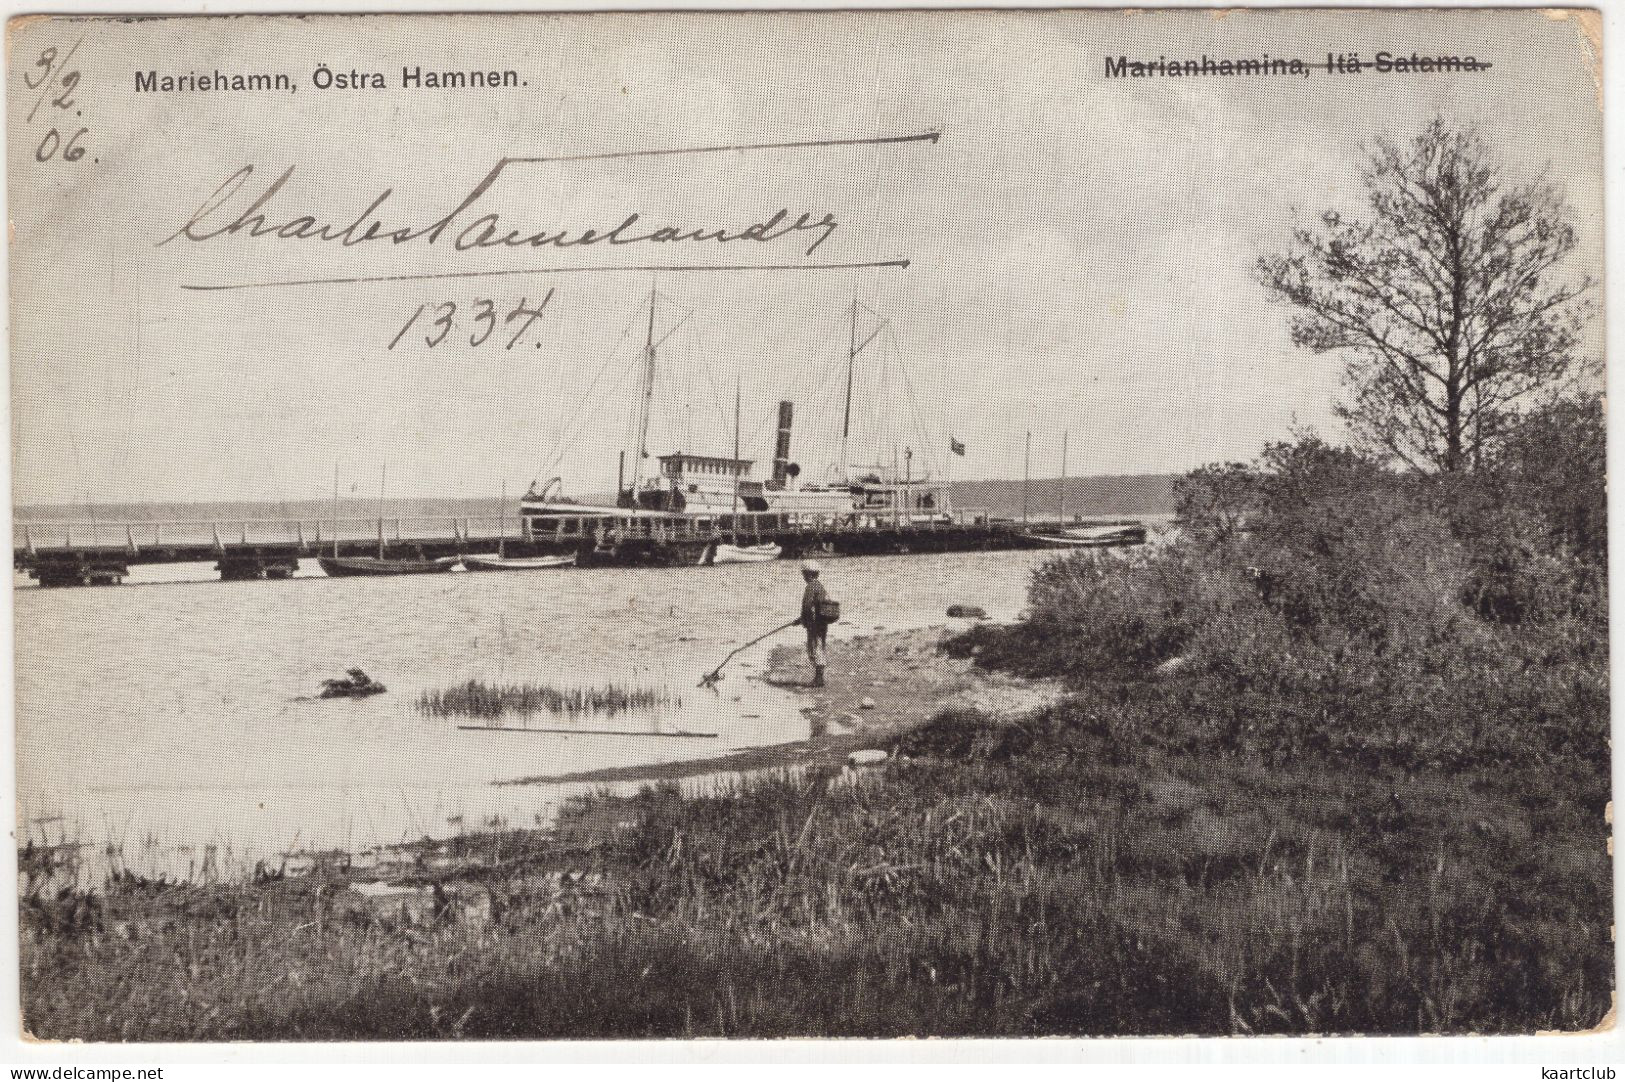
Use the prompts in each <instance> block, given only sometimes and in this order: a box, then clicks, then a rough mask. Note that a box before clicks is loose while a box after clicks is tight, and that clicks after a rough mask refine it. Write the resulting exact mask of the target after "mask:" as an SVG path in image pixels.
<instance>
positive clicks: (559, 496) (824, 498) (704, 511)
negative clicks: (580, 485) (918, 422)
mask: <svg viewBox="0 0 1625 1082" xmlns="http://www.w3.org/2000/svg"><path fill="white" fill-rule="evenodd" d="M657 299H658V298H657V295H656V294H654V293H652V292H651V294H650V296H649V300H648V307H649V313H648V321H647V330H646V337H645V342H644V348H643V352H642V357H641V361H640V367H641V371H640V373H639V375H640V380H639V389H640V390H639V397H638V401H637V403H636V411H637V412H636V418H637V428H636V431H637V442H636V446H635V448H634V449H633V453H632V455H631V459H632V476H631V478H630V479H628V478H626V477H625V476H624V473H623V476H622V477H621V479H620V482H619V484H618V485H617V488H618V495H617V498H616V500H615V501H614V503H613V504H610V503H608V502H604V503H588V502H580V501H576V500H571V499H567V498H565V497H564V495H563V481H562V479H561V478H558V477H554V478H551V479H550V480H548V481H546V482H545V483H543V482H538V483H535V484H532V485H531V487H530V490H529V491H528V492H526V493H525V496H524V497H523V499H522V500H521V501H520V504H519V513H520V516H521V521H522V522H523V524H524V529H525V533H526V534H527V535H531V534H534V533H537V532H544V531H545V532H551V531H552V529H553V526H554V524H555V522H556V521H557V520H558V519H561V518H571V519H581V518H594V517H599V518H609V517H612V516H618V517H625V516H629V515H631V516H651V517H666V516H676V517H680V518H688V519H701V520H707V521H713V522H715V521H719V520H724V519H727V518H729V517H730V516H733V515H739V514H749V513H756V514H760V513H778V514H786V515H798V516H806V515H818V516H827V517H829V518H831V519H838V520H841V521H845V522H848V523H852V524H862V523H863V522H864V520H865V519H872V520H874V521H876V522H879V521H886V522H895V521H897V520H898V519H899V518H901V519H902V520H904V521H908V522H913V523H919V522H923V521H931V520H945V519H947V518H948V517H950V515H951V511H952V508H951V505H950V502H949V488H948V484H947V483H946V481H942V480H938V479H935V478H933V477H932V476H931V475H930V473H929V471H916V469H915V467H914V463H913V457H914V456H913V451H912V450H906V451H904V452H903V453H902V454H901V455H900V456H899V461H897V462H893V463H892V464H890V465H889V466H888V465H883V464H875V465H867V466H860V465H849V464H847V462H846V459H847V458H848V454H847V450H848V439H849V436H850V434H851V428H852V376H853V370H854V368H855V367H856V365H857V361H858V357H859V355H860V354H861V353H862V352H863V349H864V347H866V346H868V345H869V344H870V343H871V342H873V341H874V339H875V336H876V335H878V334H879V328H877V329H876V330H875V331H874V332H873V333H871V334H870V335H868V337H866V338H865V339H864V340H863V341H861V342H860V341H859V340H858V307H859V306H858V304H857V303H856V302H855V301H854V302H853V304H852V307H851V320H850V337H849V340H848V344H847V351H846V388H845V406H844V409H843V413H842V417H841V442H840V448H841V450H840V457H841V462H839V463H837V464H835V465H833V466H832V467H831V468H830V469H829V471H828V472H827V474H826V477H827V479H826V480H824V481H821V482H817V481H811V482H810V481H808V480H806V479H805V477H804V472H803V470H802V468H801V466H800V464H799V463H797V462H795V461H793V460H792V458H791V432H792V427H793V423H794V420H795V403H794V402H793V401H790V400H788V399H786V400H783V401H781V402H779V406H778V434H777V439H776V442H775V445H774V452H773V463H772V468H771V472H770V474H769V475H768V476H767V477H765V478H760V479H757V478H753V477H752V476H751V475H752V470H753V467H754V465H755V461H754V460H753V459H749V458H741V457H739V416H738V410H739V403H738V397H737V393H736V396H735V402H734V448H733V454H732V455H731V456H721V455H709V454H695V453H690V452H686V451H682V450H676V451H672V452H671V453H668V454H663V455H659V456H658V457H655V458H654V459H652V461H653V462H654V463H655V464H656V465H657V468H656V469H655V471H654V472H653V474H652V475H651V476H644V470H645V463H647V462H649V461H651V459H650V457H649V453H648V439H649V420H650V417H651V415H652V413H653V411H654V405H655V403H654V392H655V386H656V374H657V363H658V357H657V348H658V347H659V345H660V344H661V340H657V339H656V337H655V306H656V303H657ZM640 318H641V317H640ZM883 325H884V324H882V326H883Z"/></svg>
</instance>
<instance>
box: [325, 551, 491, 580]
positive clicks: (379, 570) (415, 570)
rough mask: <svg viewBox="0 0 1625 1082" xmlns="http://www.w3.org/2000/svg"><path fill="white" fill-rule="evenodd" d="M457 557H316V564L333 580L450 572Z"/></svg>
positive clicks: (455, 563) (454, 565) (455, 564)
mask: <svg viewBox="0 0 1625 1082" xmlns="http://www.w3.org/2000/svg"><path fill="white" fill-rule="evenodd" d="M458 559H459V558H458V557H456V556H443V557H441V558H440V559H438V560H384V559H379V558H378V557H376V556H318V557H317V558H316V562H317V563H319V564H321V565H322V570H323V571H325V572H327V573H328V574H329V575H332V576H333V577H335V578H346V577H349V576H351V575H427V574H433V573H435V572H437V571H450V570H451V569H452V568H454V567H456V566H457V561H458Z"/></svg>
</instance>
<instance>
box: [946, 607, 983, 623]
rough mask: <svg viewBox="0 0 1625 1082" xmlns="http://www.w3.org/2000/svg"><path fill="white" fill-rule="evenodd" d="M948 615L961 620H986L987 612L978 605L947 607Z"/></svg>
mask: <svg viewBox="0 0 1625 1082" xmlns="http://www.w3.org/2000/svg"><path fill="white" fill-rule="evenodd" d="M948 615H949V616H953V617H957V618H958V619H961V620H986V619H987V610H986V609H984V608H982V607H981V606H980V605H949V606H948Z"/></svg>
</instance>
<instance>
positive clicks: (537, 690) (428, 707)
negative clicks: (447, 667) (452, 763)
mask: <svg viewBox="0 0 1625 1082" xmlns="http://www.w3.org/2000/svg"><path fill="white" fill-rule="evenodd" d="M681 705H682V700H681V699H677V698H674V697H673V696H672V695H671V694H669V693H668V692H666V691H664V690H657V689H655V688H635V687H623V686H621V685H620V684H606V685H605V686H603V687H596V688H557V687H554V686H552V685H551V684H487V683H485V682H484V681H482V680H470V681H468V682H467V683H463V684H459V685H457V686H456V687H453V688H447V689H446V690H444V691H425V692H424V693H423V694H421V695H419V696H418V701H417V708H418V713H420V714H423V715H425V716H427V717H431V718H447V717H468V718H481V719H483V720H486V721H494V720H496V719H498V718H501V717H503V716H504V715H508V714H518V715H520V716H526V715H530V714H541V713H547V714H555V715H562V716H565V717H572V718H574V717H584V716H605V717H613V716H615V715H616V714H624V713H628V712H634V711H643V710H654V709H656V708H659V707H668V706H681Z"/></svg>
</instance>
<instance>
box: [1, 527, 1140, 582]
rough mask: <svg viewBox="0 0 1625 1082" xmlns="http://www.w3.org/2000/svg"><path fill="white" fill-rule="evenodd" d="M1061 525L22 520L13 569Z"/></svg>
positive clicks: (647, 548) (279, 564) (70, 574)
mask: <svg viewBox="0 0 1625 1082" xmlns="http://www.w3.org/2000/svg"><path fill="white" fill-rule="evenodd" d="M1080 523H1082V524H1089V525H1096V526H1100V525H1121V526H1122V527H1124V535H1125V538H1126V539H1125V540H1122V541H1120V542H1118V543H1121V544H1135V543H1138V541H1139V540H1143V539H1144V529H1143V527H1139V524H1138V523H1132V522H1124V521H1120V520H1113V521H1111V522H1106V521H1102V520H1099V519H1086V518H1083V517H1078V518H1075V519H1072V520H1069V522H1068V525H1072V524H1080ZM1058 525H1060V524H1059V523H1057V522H1055V521H1053V520H1052V521H1049V522H1044V523H1040V522H1038V521H1037V520H1033V521H1030V522H1028V523H1026V524H1023V523H1021V522H1018V521H1010V520H1003V519H993V518H990V517H989V516H988V515H987V514H986V513H985V512H981V511H961V512H956V513H955V514H953V515H952V516H946V515H938V516H934V517H931V518H926V517H923V516H922V517H919V518H916V519H914V520H913V521H909V520H907V519H905V518H900V517H899V516H897V515H895V514H891V513H886V512H861V513H860V512H854V513H851V514H839V515H835V514H812V513H793V512H792V513H786V512H772V511H768V512H756V513H741V514H738V515H717V516H714V517H709V518H699V517H693V516H682V515H669V516H667V515H648V514H640V515H634V514H627V515H624V516H620V515H611V516H605V515H582V516H579V517H560V518H557V519H552V520H550V521H549V522H548V524H547V528H545V529H533V528H529V527H525V528H520V527H517V526H515V524H514V522H513V520H512V519H508V520H506V521H503V520H500V519H498V518H496V517H491V518H473V517H429V518H349V519H343V518H341V519H338V520H337V521H336V522H335V520H333V519H327V520H318V519H233V520H194V521H171V522H20V523H17V524H16V526H15V527H14V529H15V532H14V535H13V548H12V564H13V566H14V567H15V568H17V569H18V570H20V571H24V572H26V573H28V574H29V575H31V576H32V577H33V578H35V579H36V580H38V582H39V583H40V585H42V586H93V585H111V584H116V583H119V582H122V581H123V580H124V578H125V577H126V576H128V575H129V573H130V568H131V567H133V566H136V565H141V564H178V563H202V562H213V563H214V564H215V566H216V569H217V570H218V571H219V572H220V577H221V578H222V579H224V580H239V581H240V580H252V579H277V578H288V577H290V576H291V575H293V573H294V572H295V570H296V569H297V568H298V564H299V561H300V560H301V559H314V558H316V557H318V556H331V555H334V554H335V553H336V554H337V555H340V556H352V557H353V556H377V557H383V558H387V559H423V560H434V559H441V558H444V557H450V556H466V555H480V554H490V553H495V552H497V551H498V550H499V549H500V550H501V551H502V552H503V553H504V554H505V555H507V556H514V557H517V556H562V555H573V556H575V558H576V566H578V567H648V566H657V567H659V566H665V567H672V566H683V565H698V564H701V563H702V562H703V561H704V557H705V555H706V552H707V550H708V549H709V548H710V547H711V546H713V545H716V544H718V543H728V544H740V545H757V544H768V543H771V544H776V545H779V546H780V547H781V548H782V549H783V555H784V557H785V558H787V559H794V558H801V557H805V556H880V555H906V554H909V553H929V552H971V551H978V550H993V549H1030V548H1042V547H1046V546H1045V543H1044V541H1043V540H1042V539H1041V538H1039V537H1037V536H1035V531H1040V530H1041V529H1043V528H1054V527H1056V526H1058ZM1137 527H1138V528H1139V534H1138V539H1136V538H1135V536H1134V531H1135V529H1136V528H1137Z"/></svg>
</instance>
